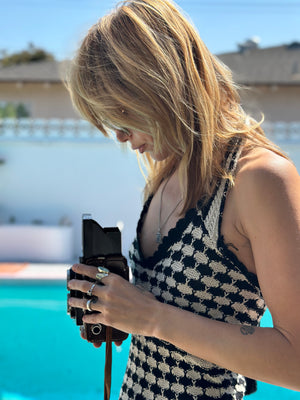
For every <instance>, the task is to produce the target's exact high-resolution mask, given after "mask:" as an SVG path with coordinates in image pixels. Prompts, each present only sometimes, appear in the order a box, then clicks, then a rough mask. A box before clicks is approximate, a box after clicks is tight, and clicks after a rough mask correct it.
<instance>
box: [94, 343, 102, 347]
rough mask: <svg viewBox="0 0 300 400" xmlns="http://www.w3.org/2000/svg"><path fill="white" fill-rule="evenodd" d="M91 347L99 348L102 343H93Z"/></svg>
mask: <svg viewBox="0 0 300 400" xmlns="http://www.w3.org/2000/svg"><path fill="white" fill-rule="evenodd" d="M93 345H94V347H96V348H97V349H98V348H99V347H101V345H102V342H95V343H93Z"/></svg>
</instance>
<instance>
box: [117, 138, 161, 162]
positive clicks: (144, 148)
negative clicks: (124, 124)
mask: <svg viewBox="0 0 300 400" xmlns="http://www.w3.org/2000/svg"><path fill="white" fill-rule="evenodd" d="M116 136H117V140H118V141H119V142H121V143H125V142H130V145H131V148H132V150H137V151H139V152H140V154H143V153H145V152H147V153H149V154H150V156H151V157H152V158H153V160H155V161H163V160H165V159H166V158H167V157H168V156H169V154H168V152H167V151H164V152H162V153H156V152H154V141H153V137H152V136H150V135H148V134H147V133H142V132H139V131H133V130H129V131H126V132H125V131H121V130H117V131H116Z"/></svg>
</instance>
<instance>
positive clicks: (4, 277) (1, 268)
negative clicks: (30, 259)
mask: <svg viewBox="0 0 300 400" xmlns="http://www.w3.org/2000/svg"><path fill="white" fill-rule="evenodd" d="M70 266H71V264H43V263H12V262H7V263H4V262H0V282H1V281H2V282H5V281H11V280H13V281H24V283H26V281H34V280H37V281H43V280H44V281H65V280H66V276H67V270H68V269H69V268H70Z"/></svg>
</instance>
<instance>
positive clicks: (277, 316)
mask: <svg viewBox="0 0 300 400" xmlns="http://www.w3.org/2000/svg"><path fill="white" fill-rule="evenodd" d="M68 87H69V90H70V93H71V97H72V100H73V103H74V105H75V107H76V108H77V109H78V110H79V111H80V113H81V114H82V115H83V117H84V118H86V119H87V120H88V121H90V122H91V123H92V124H94V125H95V126H96V127H97V128H98V129H99V130H100V131H101V132H102V133H103V134H104V135H109V134H110V132H111V131H112V130H113V131H115V132H116V136H117V139H118V140H119V141H120V142H121V143H126V142H127V143H129V144H130V145H131V147H132V148H133V149H134V150H137V152H138V153H140V154H142V157H143V158H144V160H145V161H146V163H147V165H148V171H149V174H148V177H147V183H146V188H145V204H144V208H143V211H142V214H141V218H140V221H139V224H138V228H137V238H136V240H135V241H134V243H133V247H132V250H131V253H130V260H131V268H132V273H133V277H134V280H133V281H134V283H135V285H134V284H133V283H128V282H126V281H125V280H123V279H122V278H120V277H118V276H116V275H114V274H112V273H110V274H108V276H105V277H104V278H103V279H102V280H101V283H102V284H103V285H97V286H96V287H94V288H93V294H94V295H95V296H97V297H98V300H97V302H96V303H94V304H92V309H93V310H95V311H100V312H101V314H99V313H97V314H91V315H86V316H85V317H84V320H85V322H87V323H103V324H106V325H111V326H113V327H115V328H118V329H121V330H123V331H126V332H128V333H131V334H132V343H131V348H130V354H129V360H128V365H127V370H126V374H125V378H124V382H123V386H122V389H121V394H120V399H155V400H162V399H200V398H201V399H241V398H242V397H243V396H244V394H245V392H246V386H247V383H246V381H247V380H246V378H245V377H248V378H252V379H258V380H261V381H265V382H268V383H272V384H275V385H280V386H284V387H286V388H290V389H293V390H300V372H299V371H300V318H299V312H298V310H297V305H298V304H299V303H300V268H299V259H300V235H299V230H300V184H299V176H298V173H297V171H296V169H295V167H294V166H293V165H292V163H291V162H290V161H289V160H288V159H287V157H286V156H285V155H284V154H283V153H282V152H281V151H280V150H279V149H278V148H277V147H276V146H275V145H274V144H273V143H271V142H270V141H269V140H268V139H267V138H266V137H265V135H264V133H263V130H262V128H261V126H260V123H257V122H255V121H254V120H253V119H251V118H250V117H249V116H247V115H246V113H245V112H244V111H243V109H242V108H241V106H240V102H239V96H238V93H237V90H236V88H235V85H234V83H233V82H232V78H231V73H230V71H229V70H228V69H227V68H226V67H225V66H224V65H222V64H221V62H220V61H219V60H217V59H216V58H215V57H214V56H213V55H212V54H211V53H210V52H209V51H208V50H207V48H206V47H205V45H204V44H203V42H202V41H201V39H200V38H199V36H198V34H197V33H196V31H195V30H194V28H193V27H192V26H191V24H190V23H189V22H188V21H187V20H186V19H185V17H184V16H183V15H182V14H181V13H180V12H179V11H178V9H177V8H176V7H175V5H174V4H173V3H171V2H169V1H165V0H136V1H135V0H129V1H125V2H124V3H123V4H121V5H120V6H119V7H118V8H116V9H115V10H114V11H112V12H111V13H110V14H109V15H107V16H106V17H104V18H102V19H101V20H100V21H99V22H98V23H97V24H96V25H95V26H93V27H92V28H91V29H90V31H89V32H88V34H87V36H86V38H85V39H84V40H83V43H82V45H81V47H80V49H79V51H78V54H77V56H76V58H75V60H74V63H73V65H72V69H71V73H70V76H69V81H68ZM73 269H74V271H76V272H78V273H80V274H84V275H87V276H90V277H91V278H93V279H95V275H96V272H95V269H94V268H92V267H88V266H85V265H74V266H73ZM104 275H105V274H104ZM69 287H70V288H72V289H76V290H80V291H82V292H83V293H87V292H88V291H89V289H91V283H90V282H87V281H84V280H83V281H78V280H72V281H70V283H69ZM70 305H72V306H73V307H79V308H83V309H86V308H87V304H86V300H80V299H75V298H71V299H70ZM266 305H267V306H268V308H269V310H270V312H271V314H272V317H273V323H274V327H273V328H260V327H259V322H260V320H261V317H262V315H263V313H264V311H265V308H266Z"/></svg>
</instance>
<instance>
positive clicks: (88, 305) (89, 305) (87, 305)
mask: <svg viewBox="0 0 300 400" xmlns="http://www.w3.org/2000/svg"><path fill="white" fill-rule="evenodd" d="M91 302H92V299H89V300H88V301H87V302H86V309H87V310H89V311H94V310H92V309H91Z"/></svg>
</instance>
